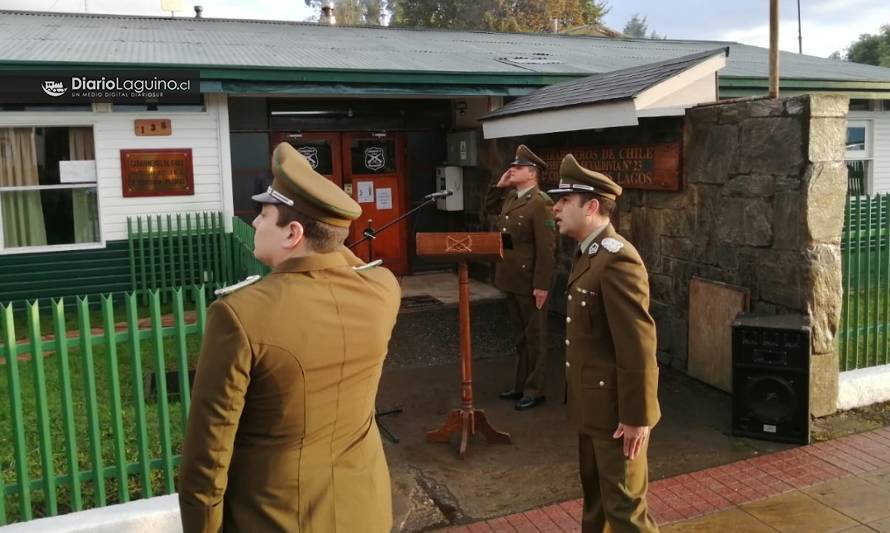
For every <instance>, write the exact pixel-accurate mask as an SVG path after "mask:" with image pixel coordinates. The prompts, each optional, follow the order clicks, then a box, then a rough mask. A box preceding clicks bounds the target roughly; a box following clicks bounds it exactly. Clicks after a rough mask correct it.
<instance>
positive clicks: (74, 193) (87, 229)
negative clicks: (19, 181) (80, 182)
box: [0, 187, 99, 248]
mask: <svg viewBox="0 0 890 533" xmlns="http://www.w3.org/2000/svg"><path fill="white" fill-rule="evenodd" d="M0 203H2V209H3V242H4V247H5V248H20V247H26V246H46V245H54V244H80V243H95V242H99V209H98V202H97V196H96V188H95V187H89V188H84V189H49V190H42V191H6V192H2V193H0Z"/></svg>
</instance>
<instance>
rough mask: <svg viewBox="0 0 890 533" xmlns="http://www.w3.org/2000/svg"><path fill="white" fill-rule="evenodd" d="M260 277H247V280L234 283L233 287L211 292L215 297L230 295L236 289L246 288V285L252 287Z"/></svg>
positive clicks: (255, 275) (256, 275)
mask: <svg viewBox="0 0 890 533" xmlns="http://www.w3.org/2000/svg"><path fill="white" fill-rule="evenodd" d="M260 277H261V276H260V275H259V274H254V275H253V276H247V278H245V279H244V280H242V281H239V282H238V283H235V284H234V285H229V286H227V287H220V288H219V289H216V290H215V291H213V294H215V295H217V296H225V295H227V294H232V293H233V292H235V291H237V290H238V289H243V288H244V287H247V286H248V285H253V284H254V283H256V282H257V281H259V280H260Z"/></svg>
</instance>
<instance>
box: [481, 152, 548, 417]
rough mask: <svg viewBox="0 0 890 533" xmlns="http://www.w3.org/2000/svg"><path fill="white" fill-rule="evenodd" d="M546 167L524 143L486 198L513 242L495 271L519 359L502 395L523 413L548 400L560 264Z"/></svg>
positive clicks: (502, 228) (498, 222)
mask: <svg viewBox="0 0 890 533" xmlns="http://www.w3.org/2000/svg"><path fill="white" fill-rule="evenodd" d="M546 168H547V163H545V162H544V160H543V159H541V158H540V157H538V156H537V155H535V154H534V153H533V152H532V151H531V150H529V149H528V148H527V147H526V146H525V145H523V144H521V145H519V148H517V149H516V158H515V160H514V161H513V162H512V163H510V168H508V169H507V171H506V172H504V174H503V175H502V176H501V178H500V180H498V182H497V183H496V184H495V185H493V186H492V187H491V189H490V190H489V193H488V197H487V199H486V208H487V210H488V212H489V213H499V216H498V221H497V224H498V229H499V230H500V231H501V232H502V233H506V234H508V235H509V238H510V241H511V242H512V248H508V249H506V250H504V260H503V261H502V262H500V263H498V264H497V266H496V267H495V279H494V284H495V286H496V287H497V288H499V289H500V290H502V291H504V292H505V293H506V295H507V308H508V310H509V313H510V321H511V322H512V323H513V329H514V331H515V332H516V337H515V343H516V353H517V355H518V360H517V362H516V372H515V376H514V380H513V387H512V388H511V389H509V390H507V391H505V392H502V393H501V394H500V397H501V398H503V399H505V400H518V402H517V403H516V409H518V410H520V411H521V410H524V409H530V408H532V407H534V406H536V405H538V404H539V403H541V402H542V401H544V397H545V389H546V384H547V381H546V378H547V375H546V371H547V308H546V302H547V295H548V292H549V291H550V282H551V278H552V276H553V267H554V263H555V261H556V253H555V252H556V225H555V223H554V221H553V211H552V207H553V201H552V200H551V199H550V197H549V196H547V194H546V193H544V192H543V191H541V190H540V189H538V180H539V179H540V177H541V172H543V171H544V170H545V169H546ZM508 188H509V189H511V190H510V192H509V193H507V194H506V195H505V194H504V191H505V189H508Z"/></svg>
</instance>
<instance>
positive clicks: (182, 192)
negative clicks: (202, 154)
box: [121, 148, 195, 198]
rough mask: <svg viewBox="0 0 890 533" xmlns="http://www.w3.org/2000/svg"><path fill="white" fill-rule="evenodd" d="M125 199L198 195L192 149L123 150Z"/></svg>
mask: <svg viewBox="0 0 890 533" xmlns="http://www.w3.org/2000/svg"><path fill="white" fill-rule="evenodd" d="M121 177H122V179H123V183H122V184H121V185H122V187H123V193H124V197H125V198H131V197H140V196H187V195H193V194H195V177H194V171H193V168H192V149H191V148H168V149H149V150H121Z"/></svg>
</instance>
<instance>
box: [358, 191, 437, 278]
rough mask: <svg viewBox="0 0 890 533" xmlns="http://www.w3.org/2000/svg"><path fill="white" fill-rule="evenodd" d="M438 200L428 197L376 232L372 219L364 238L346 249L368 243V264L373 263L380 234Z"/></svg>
mask: <svg viewBox="0 0 890 533" xmlns="http://www.w3.org/2000/svg"><path fill="white" fill-rule="evenodd" d="M433 194H435V193H433ZM427 196H432V195H427ZM449 196H450V195H449ZM438 198H439V197H438V196H432V197H431V198H429V197H427V198H426V200H424V201H423V203H422V204H419V205H418V206H416V207H414V208H412V209H411V210H410V211H406V212H405V213H403V214H402V215H401V216H399V217H398V218H395V219H393V220H390V221H389V222H387V223H386V224H384V225H383V226H380V229H377V230H375V229H374V227H373V226H372V223H373V222H374V221H373V220H372V219H368V227H367V228H366V229H365V231H363V232H362V238H361V239H360V240H358V241H355V242H353V243H350V244H347V245H346V247H347V248H349V249H353V248H355V247H356V246H358V245H359V244H362V243H363V242H367V243H368V262H369V263H370V262H371V261H373V260H374V239H376V238H377V234H378V233H380V232H381V231H384V230H385V229H386V228H389V227H390V226H394V225H395V224H398V223H399V222H401V221H402V220H404V219H406V218H408V217H409V216H411V215H413V214H414V213H416V212H417V211H420V210H421V209H423V208H424V207H426V206H428V205H430V204H431V203H434V202H435V201H436V200H438Z"/></svg>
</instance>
